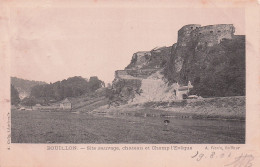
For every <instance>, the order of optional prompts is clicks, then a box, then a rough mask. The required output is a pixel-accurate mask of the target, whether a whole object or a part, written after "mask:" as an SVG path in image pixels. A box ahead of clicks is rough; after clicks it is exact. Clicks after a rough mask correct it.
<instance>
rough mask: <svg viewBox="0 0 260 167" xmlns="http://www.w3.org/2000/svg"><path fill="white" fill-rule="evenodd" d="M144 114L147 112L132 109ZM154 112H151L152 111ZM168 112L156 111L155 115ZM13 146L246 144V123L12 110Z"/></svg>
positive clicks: (154, 111)
mask: <svg viewBox="0 0 260 167" xmlns="http://www.w3.org/2000/svg"><path fill="white" fill-rule="evenodd" d="M129 110H132V112H133V113H134V112H137V113H143V112H148V109H147V110H145V109H144V110H138V111H137V110H136V109H135V108H132V109H129ZM149 111H150V112H151V110H150V109H149ZM158 112H165V111H161V110H157V109H154V110H153V111H152V112H151V113H158ZM11 118H12V119H11V121H12V131H11V133H12V136H11V140H12V143H160V144H163V143H182V144H184V143H194V144H195V143H215V144H217V143H244V142H245V122H243V121H223V120H201V119H179V118H167V119H169V120H170V124H169V125H168V130H169V131H163V130H164V128H165V127H164V123H163V121H164V120H165V119H166V118H162V117H141V116H137V115H136V116H133V115H132V116H131V115H108V116H98V115H93V114H85V113H78V114H75V113H71V112H40V111H18V110H12V112H11Z"/></svg>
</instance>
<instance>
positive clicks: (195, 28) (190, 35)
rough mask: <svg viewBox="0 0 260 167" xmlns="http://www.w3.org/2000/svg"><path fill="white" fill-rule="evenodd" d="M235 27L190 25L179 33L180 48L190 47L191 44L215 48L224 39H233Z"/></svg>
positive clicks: (227, 25) (226, 25)
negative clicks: (195, 43) (196, 43)
mask: <svg viewBox="0 0 260 167" xmlns="http://www.w3.org/2000/svg"><path fill="white" fill-rule="evenodd" d="M234 32H235V27H234V26H233V25H232V24H217V25H209V26H204V27H201V26H200V25H198V24H190V25H186V26H184V27H182V28H181V29H180V30H179V31H178V46H188V45H189V44H190V43H191V42H194V41H195V42H198V45H202V44H203V45H207V46H213V45H215V44H218V43H220V41H221V40H222V39H224V38H226V39H232V38H233V36H234Z"/></svg>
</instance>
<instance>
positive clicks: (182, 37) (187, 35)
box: [177, 24, 201, 46]
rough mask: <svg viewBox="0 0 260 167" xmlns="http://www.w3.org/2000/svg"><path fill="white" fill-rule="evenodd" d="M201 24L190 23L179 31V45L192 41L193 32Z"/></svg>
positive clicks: (185, 44)
mask: <svg viewBox="0 0 260 167" xmlns="http://www.w3.org/2000/svg"><path fill="white" fill-rule="evenodd" d="M200 27H201V25H199V24H189V25H186V26H183V27H182V28H181V29H180V30H179V31H178V42H177V44H178V46H187V45H188V43H189V42H191V32H192V31H194V30H196V29H198V28H200Z"/></svg>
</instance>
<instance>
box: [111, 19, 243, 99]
mask: <svg viewBox="0 0 260 167" xmlns="http://www.w3.org/2000/svg"><path fill="white" fill-rule="evenodd" d="M234 32H235V27H234V26H233V25H232V24H220V25H210V26H204V27H201V25H198V24H191V25H186V26H184V27H182V28H181V29H180V30H179V31H178V40H177V43H176V44H173V45H172V46H171V47H161V48H155V49H153V50H151V51H144V52H137V53H135V54H134V55H133V57H132V60H131V63H130V64H129V65H128V66H127V67H126V68H125V69H124V70H118V71H116V72H115V80H114V81H113V88H114V89H115V90H116V92H118V95H119V96H121V97H124V99H125V100H129V99H132V101H136V102H138V101H139V102H140V101H145V100H144V99H146V100H148V101H151V100H152V101H157V100H159V101H161V100H172V99H179V98H182V97H181V96H182V95H183V94H182V93H184V94H185V93H189V94H197V95H200V96H203V97H214V96H244V95H245V36H243V35H234ZM128 83H129V84H128ZM188 83H189V84H188ZM185 85H188V87H189V85H190V87H191V88H192V89H191V91H190V90H189V88H188V87H187V86H185ZM186 88H188V91H186V92H185V90H183V89H186ZM189 91H190V92H189ZM159 96H160V97H159ZM178 96H180V97H178ZM155 97H156V98H155ZM133 99H134V100H133Z"/></svg>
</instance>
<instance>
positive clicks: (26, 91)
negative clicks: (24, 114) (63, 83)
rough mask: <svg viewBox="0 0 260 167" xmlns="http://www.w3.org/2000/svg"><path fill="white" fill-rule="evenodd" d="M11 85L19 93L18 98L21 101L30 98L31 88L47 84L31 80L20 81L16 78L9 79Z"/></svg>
mask: <svg viewBox="0 0 260 167" xmlns="http://www.w3.org/2000/svg"><path fill="white" fill-rule="evenodd" d="M11 84H12V85H13V86H14V87H15V88H16V89H17V91H18V92H19V97H20V98H21V99H23V98H25V97H28V96H30V93H31V88H32V87H34V86H36V85H44V84H47V83H46V82H42V81H31V80H26V79H21V78H17V77H11Z"/></svg>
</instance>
